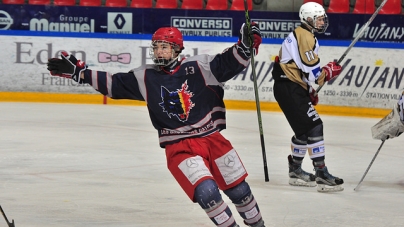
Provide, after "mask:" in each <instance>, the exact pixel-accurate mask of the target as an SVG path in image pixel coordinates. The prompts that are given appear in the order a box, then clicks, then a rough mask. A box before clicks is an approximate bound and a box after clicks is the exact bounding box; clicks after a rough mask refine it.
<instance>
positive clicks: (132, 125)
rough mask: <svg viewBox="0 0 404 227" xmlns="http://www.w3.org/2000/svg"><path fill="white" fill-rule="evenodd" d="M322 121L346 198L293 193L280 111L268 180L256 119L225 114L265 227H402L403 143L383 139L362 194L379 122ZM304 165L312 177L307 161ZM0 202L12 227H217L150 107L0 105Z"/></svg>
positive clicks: (271, 126) (270, 142) (273, 118)
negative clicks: (172, 164)
mask: <svg viewBox="0 0 404 227" xmlns="http://www.w3.org/2000/svg"><path fill="white" fill-rule="evenodd" d="M321 117H322V119H323V121H324V132H325V144H326V160H325V161H326V164H327V166H328V168H329V171H330V173H331V174H333V175H335V176H338V177H341V178H343V179H344V181H345V184H344V188H345V190H344V191H343V192H337V193H327V194H326V193H318V192H317V191H316V188H306V187H293V186H290V185H289V184H288V168H287V166H288V165H287V155H288V154H289V153H290V138H291V136H292V131H291V129H290V128H289V125H288V124H287V121H286V119H285V118H284V116H283V115H282V114H281V113H277V112H262V118H263V119H262V122H263V126H264V137H265V148H266V156H267V162H268V169H269V176H270V182H265V181H264V170H263V161H262V149H261V145H260V136H259V129H258V121H257V113H256V112H255V111H235V110H229V111H228V113H227V129H226V130H224V131H223V134H224V135H225V136H226V138H227V139H229V140H230V141H231V142H232V144H233V145H234V147H235V148H236V150H237V151H238V153H239V155H240V157H241V159H242V160H243V162H244V165H245V166H246V168H247V170H248V172H249V177H248V178H247V182H248V183H249V184H250V186H251V188H252V191H253V194H254V196H255V198H256V199H257V201H258V204H259V206H260V209H261V211H262V215H263V217H264V220H265V222H266V226H267V227H268V226H276V227H278V226H288V227H289V226H290V227H292V226H293V227H294V226H310V227H313V226H378V227H379V226H403V225H404V207H403V204H404V165H403V163H404V154H403V149H402V147H403V146H402V141H403V139H404V136H402V137H398V138H394V139H391V140H387V141H386V142H385V144H384V146H383V147H382V149H381V151H380V153H379V155H378V157H377V159H376V160H375V162H374V163H373V165H372V167H371V169H370V171H369V172H368V174H367V176H366V178H365V179H364V181H363V183H362V185H361V188H360V190H359V191H357V192H355V191H354V190H353V189H354V188H355V187H356V185H357V184H358V182H359V180H360V179H361V177H362V176H363V174H364V172H365V170H366V168H367V167H368V165H369V163H370V161H371V160H372V158H373V156H374V154H375V152H376V151H377V148H378V147H379V145H380V143H381V141H378V140H374V139H372V136H371V130H370V128H371V127H372V126H373V125H374V124H376V123H377V122H378V121H379V120H380V119H375V118H356V117H335V116H326V115H321ZM303 168H304V169H305V170H306V171H312V169H313V167H312V165H311V162H310V160H309V158H308V157H306V159H305V160H304V163H303ZM223 198H224V200H225V201H226V202H227V203H228V204H229V206H230V208H231V209H232V211H233V213H234V215H235V218H236V220H237V221H238V223H239V224H240V226H243V224H242V221H241V219H240V217H239V216H238V214H237V212H236V211H235V208H234V206H233V205H232V204H231V202H230V201H229V200H228V199H227V197H225V195H224V194H223ZM0 205H1V206H2V208H3V209H4V211H5V212H6V214H7V216H8V219H9V220H10V221H11V219H14V220H15V225H16V227H36V226H38V227H39V226H40V227H83V226H86V227H106V226H108V227H109V226H111V227H114V226H117V227H118V226H119V227H129V226H130V227H149V226H167V227H171V226H173V227H174V226H175V227H193V226H207V227H209V226H214V225H213V224H212V223H211V221H210V220H209V219H208V217H207V215H206V214H205V213H204V211H203V210H202V209H201V208H200V207H199V206H198V205H197V204H193V203H192V202H191V201H189V199H188V198H187V196H186V195H185V193H184V192H183V191H182V190H181V188H180V187H179V186H178V185H177V183H176V181H175V180H174V178H173V177H172V176H171V174H170V173H169V171H168V170H167V168H166V162H165V154H164V150H163V149H161V148H160V147H159V145H158V138H157V133H156V131H155V130H154V129H153V127H152V125H151V123H150V120H149V118H148V113H147V110H146V107H136V106H115V105H70V104H41V103H0ZM0 219H2V218H1V217H0ZM0 226H7V225H6V223H5V221H4V220H0Z"/></svg>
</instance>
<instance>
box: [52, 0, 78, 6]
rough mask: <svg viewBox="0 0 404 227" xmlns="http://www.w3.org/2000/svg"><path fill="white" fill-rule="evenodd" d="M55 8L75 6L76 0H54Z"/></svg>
mask: <svg viewBox="0 0 404 227" xmlns="http://www.w3.org/2000/svg"><path fill="white" fill-rule="evenodd" d="M53 5H55V6H75V5H76V0H53Z"/></svg>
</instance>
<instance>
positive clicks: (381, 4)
mask: <svg viewBox="0 0 404 227" xmlns="http://www.w3.org/2000/svg"><path fill="white" fill-rule="evenodd" d="M386 2H387V0H383V2H382V3H380V5H379V7H378V8H377V9H376V10H375V12H374V13H373V14H372V16H371V17H370V18H369V20H368V22H366V24H364V25H363V26H362V28H361V29H360V30H359V32H358V34H357V35H356V37H355V39H354V40H353V41H352V42H351V44H350V45H349V46H348V48H347V49H346V50H345V52H344V53H343V54H342V56H341V57H340V58H339V59H338V61H337V64H338V65H339V64H341V62H342V61H343V60H344V58H345V57H346V56H347V54H348V52H349V51H350V50H351V49H352V47H353V46H354V45H355V43H356V42H358V40H359V38H360V37H361V36H362V34H363V33H364V32H365V30H366V28H368V27H369V24H370V23H371V22H372V21H373V19H375V17H376V16H377V14H379V11H380V10H381V9H382V8H383V6H384V4H386ZM337 77H338V76H337ZM334 79H335V78H334ZM323 86H324V84H323V85H321V86H319V87H318V88H317V90H316V92H317V93H318V92H319V91H320V90H321V88H322V87H323Z"/></svg>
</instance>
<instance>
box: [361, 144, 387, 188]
mask: <svg viewBox="0 0 404 227" xmlns="http://www.w3.org/2000/svg"><path fill="white" fill-rule="evenodd" d="M384 141H386V140H382V144H380V146H379V149H377V151H376V154H375V156H373V159H372V161H371V162H370V164H369V166H368V168H367V169H366V171H365V173H364V174H363V176H362V179H361V180H360V181H359V183H358V185H357V186H356V187H355V188H354V191H358V190H359V187H360V185H361V183H362V181H363V179H365V176H366V174H367V173H368V171H369V169H370V167H371V166H372V164H373V162H374V161H375V159H376V157H377V155H378V154H379V151H380V149H382V146H383V144H384Z"/></svg>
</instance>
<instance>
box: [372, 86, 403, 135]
mask: <svg viewBox="0 0 404 227" xmlns="http://www.w3.org/2000/svg"><path fill="white" fill-rule="evenodd" d="M403 132H404V91H403V93H402V94H401V96H400V98H399V99H398V101H397V103H396V104H394V106H393V110H392V111H391V112H390V113H389V114H388V115H386V116H385V117H384V118H383V119H381V120H380V121H379V122H378V123H377V124H375V125H374V126H373V127H372V137H373V139H380V140H387V139H393V138H395V137H398V136H400V135H401V134H402V133H403Z"/></svg>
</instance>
